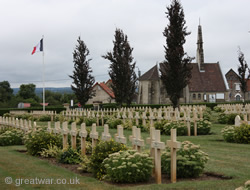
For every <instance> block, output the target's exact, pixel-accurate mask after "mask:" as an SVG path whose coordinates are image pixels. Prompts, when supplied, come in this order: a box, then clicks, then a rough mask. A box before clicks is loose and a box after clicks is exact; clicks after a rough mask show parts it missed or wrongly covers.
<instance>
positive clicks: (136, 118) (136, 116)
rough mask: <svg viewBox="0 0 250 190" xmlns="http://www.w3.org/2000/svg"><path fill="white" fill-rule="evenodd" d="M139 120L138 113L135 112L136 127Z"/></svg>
mask: <svg viewBox="0 0 250 190" xmlns="http://www.w3.org/2000/svg"><path fill="white" fill-rule="evenodd" d="M139 119H140V116H139V112H135V124H136V126H138V125H139Z"/></svg>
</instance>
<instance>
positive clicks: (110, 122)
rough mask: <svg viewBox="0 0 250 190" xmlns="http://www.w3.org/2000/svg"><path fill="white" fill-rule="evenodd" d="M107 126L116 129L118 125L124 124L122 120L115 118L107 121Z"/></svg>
mask: <svg viewBox="0 0 250 190" xmlns="http://www.w3.org/2000/svg"><path fill="white" fill-rule="evenodd" d="M106 124H108V125H109V128H110V129H116V128H117V125H121V124H122V120H121V119H117V118H115V117H110V118H109V119H108V120H107V121H106Z"/></svg>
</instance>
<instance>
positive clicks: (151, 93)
mask: <svg viewBox="0 0 250 190" xmlns="http://www.w3.org/2000/svg"><path fill="white" fill-rule="evenodd" d="M191 65H192V78H191V80H190V82H189V84H188V85H187V87H185V88H184V89H183V92H182V97H181V98H180V103H198V102H224V101H225V98H226V93H227V89H226V85H225V82H224V78H223V75H222V72H221V68H220V64H219V62H217V63H205V62H204V51H203V40H202V29H201V25H199V26H198V39H197V53H196V63H191ZM169 103H171V101H170V99H169V96H168V94H167V92H166V89H165V87H164V85H163V83H162V81H161V79H160V74H159V68H158V65H155V66H154V67H152V68H151V69H150V70H149V71H147V72H146V73H144V74H143V75H142V76H141V77H140V78H139V92H138V104H169Z"/></svg>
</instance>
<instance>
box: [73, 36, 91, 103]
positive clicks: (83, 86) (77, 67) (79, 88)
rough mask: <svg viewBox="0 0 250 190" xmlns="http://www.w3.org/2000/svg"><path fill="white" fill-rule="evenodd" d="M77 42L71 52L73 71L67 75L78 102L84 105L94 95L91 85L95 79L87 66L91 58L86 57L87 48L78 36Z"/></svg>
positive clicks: (87, 53)
mask: <svg viewBox="0 0 250 190" xmlns="http://www.w3.org/2000/svg"><path fill="white" fill-rule="evenodd" d="M77 42H78V44H77V45H76V48H75V50H74V52H73V62H74V71H73V75H70V76H69V77H70V78H72V79H73V85H71V88H72V90H73V92H74V93H75V95H76V97H77V99H78V101H79V102H80V104H81V105H82V106H84V105H85V104H86V102H87V101H88V100H89V99H90V98H91V97H93V96H94V92H93V90H92V87H93V85H94V83H95V79H94V77H93V76H92V75H91V72H92V70H91V68H90V66H89V62H90V61H91V59H87V56H88V55H89V50H88V48H87V46H86V45H85V43H84V42H83V41H82V40H81V38H80V37H79V38H78V39H77Z"/></svg>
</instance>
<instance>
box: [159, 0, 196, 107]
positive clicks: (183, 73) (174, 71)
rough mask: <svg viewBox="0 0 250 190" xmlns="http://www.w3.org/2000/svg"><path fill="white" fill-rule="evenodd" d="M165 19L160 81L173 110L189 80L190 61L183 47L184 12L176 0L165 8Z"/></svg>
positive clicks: (185, 34) (184, 34)
mask: <svg viewBox="0 0 250 190" xmlns="http://www.w3.org/2000/svg"><path fill="white" fill-rule="evenodd" d="M166 14H167V18H168V20H169V24H168V25H167V27H166V28H165V30H164V32H163V35H164V36H165V37H166V46H164V48H165V60H164V61H163V63H161V66H160V72H161V79H162V82H163V84H164V86H165V88H166V91H167V93H168V95H169V96H170V100H171V102H172V104H173V106H174V108H176V107H179V99H180V97H181V94H182V91H183V89H184V88H185V87H186V86H187V84H188V83H189V81H190V79H191V70H192V66H191V64H190V63H191V61H192V59H193V58H190V57H189V56H187V55H186V53H185V52H184V48H183V45H184V43H185V42H186V40H185V37H186V36H187V35H189V34H190V32H187V27H186V26H185V24H186V21H185V19H184V11H183V8H182V6H181V4H180V2H179V1H178V0H173V1H172V2H171V5H170V6H169V7H167V12H166Z"/></svg>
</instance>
